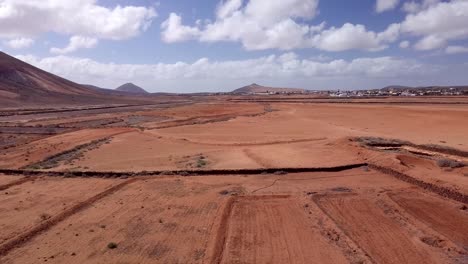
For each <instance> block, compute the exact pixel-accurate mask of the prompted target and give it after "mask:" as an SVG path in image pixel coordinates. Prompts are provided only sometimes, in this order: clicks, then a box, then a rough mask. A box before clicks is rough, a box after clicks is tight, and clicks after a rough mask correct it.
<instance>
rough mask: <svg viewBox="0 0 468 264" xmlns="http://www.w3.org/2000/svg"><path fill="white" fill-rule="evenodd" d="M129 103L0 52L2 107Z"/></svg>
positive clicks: (131, 99)
mask: <svg viewBox="0 0 468 264" xmlns="http://www.w3.org/2000/svg"><path fill="white" fill-rule="evenodd" d="M133 100H134V98H127V97H124V96H121V95H120V96H117V95H113V94H112V93H108V92H106V91H104V90H103V91H101V90H97V89H91V88H89V87H85V86H83V85H80V84H77V83H74V82H72V81H69V80H67V79H64V78H61V77H59V76H56V75H54V74H51V73H49V72H46V71H43V70H41V69H39V68H36V67H34V66H32V65H30V64H27V63H25V62H23V61H21V60H18V59H16V58H14V57H12V56H9V55H7V54H5V53H3V52H0V105H1V106H3V107H23V106H50V105H92V104H120V103H128V102H130V101H133Z"/></svg>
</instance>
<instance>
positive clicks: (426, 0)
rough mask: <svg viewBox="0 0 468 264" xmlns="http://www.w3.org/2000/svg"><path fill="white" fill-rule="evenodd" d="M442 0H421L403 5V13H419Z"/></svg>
mask: <svg viewBox="0 0 468 264" xmlns="http://www.w3.org/2000/svg"><path fill="white" fill-rule="evenodd" d="M440 1H441V0H419V1H409V2H405V3H404V4H403V7H402V9H403V11H405V12H407V13H417V12H420V11H422V10H425V9H427V8H429V7H431V6H434V5H436V4H438V3H439V2H440Z"/></svg>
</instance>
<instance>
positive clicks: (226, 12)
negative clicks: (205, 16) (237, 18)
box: [216, 0, 242, 19]
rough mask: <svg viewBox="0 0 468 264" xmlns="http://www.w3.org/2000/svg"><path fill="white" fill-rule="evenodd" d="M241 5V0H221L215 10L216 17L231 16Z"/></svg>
mask: <svg viewBox="0 0 468 264" xmlns="http://www.w3.org/2000/svg"><path fill="white" fill-rule="evenodd" d="M241 6H242V0H225V1H221V2H219V4H218V7H217V10H216V17H218V18H221V19H223V18H226V17H228V16H231V15H232V13H234V12H235V11H236V10H238V9H239V8H240V7H241Z"/></svg>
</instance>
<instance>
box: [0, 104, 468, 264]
mask: <svg viewBox="0 0 468 264" xmlns="http://www.w3.org/2000/svg"><path fill="white" fill-rule="evenodd" d="M232 98H235V97H232V96H214V97H201V96H200V97H197V96H190V97H187V96H182V97H179V96H174V98H172V99H171V100H172V101H171V100H170V101H168V102H167V103H161V104H156V105H146V106H128V107H127V106H125V107H122V108H105V107H104V108H98V109H82V110H80V109H71V111H68V110H66V109H65V110H63V109H62V110H61V109H49V110H38V109H33V110H31V113H29V110H27V109H22V110H18V111H17V114H18V115H11V114H12V113H13V114H16V113H15V112H11V110H2V111H0V113H1V114H4V116H2V117H0V122H1V126H2V127H8V128H10V127H11V126H14V131H13V132H11V131H10V132H9V133H13V137H8V138H7V139H8V140H10V139H11V141H13V143H15V142H14V141H15V138H16V139H18V140H17V142H16V143H17V144H16V145H15V144H13V145H8V147H3V148H2V149H1V150H0V169H3V170H2V173H3V174H0V204H1V205H0V263H8V264H12V263H39V262H47V263H311V262H320V263H457V264H461V263H466V259H467V258H468V248H467V243H468V240H467V237H468V236H467V235H466V234H468V230H467V225H466V223H467V222H468V219H467V217H468V214H467V212H468V210H467V206H468V204H467V203H466V201H468V180H467V179H468V177H466V176H467V175H468V167H464V168H463V167H458V165H457V166H453V168H452V167H450V166H449V167H440V166H439V165H438V164H440V163H438V161H439V160H442V159H447V160H450V162H451V163H450V162H449V164H457V163H454V162H455V161H458V162H460V164H461V163H462V162H463V161H465V160H466V158H467V157H466V156H467V155H465V152H466V151H467V150H468V137H467V136H466V131H468V124H467V123H466V122H465V119H466V116H467V115H468V108H467V107H466V104H458V103H463V102H459V101H460V100H462V101H463V100H465V101H466V98H456V97H454V98H442V99H440V100H443V102H446V103H450V102H455V103H457V104H439V103H440V102H442V101H437V100H435V99H434V98H427V99H425V98H417V100H420V102H426V103H427V104H420V103H418V104H410V102H409V101H408V100H409V99H401V100H400V101H398V100H399V99H398V98H397V99H395V98H390V99H382V100H380V101H379V100H377V99H364V100H361V101H359V100H357V99H350V100H348V101H346V102H347V103H343V101H341V102H342V103H340V104H333V103H330V102H331V100H329V101H328V103H326V104H324V103H320V104H312V103H310V102H304V103H291V100H290V99H281V98H279V99H281V100H283V101H279V102H250V103H249V102H233V101H229V99H232ZM238 98H246V97H238ZM259 98H260V99H268V100H270V99H274V98H277V99H278V97H257V99H259ZM290 98H292V99H298V97H290ZM247 99H248V98H247ZM309 99H310V98H309ZM309 99H307V100H308V101H310V100H309ZM182 100H186V101H184V102H182ZM187 100H188V101H187ZM314 100H315V99H314ZM316 100H322V101H323V100H326V99H316ZM366 100H368V101H369V100H370V101H374V102H377V101H378V102H380V103H379V104H375V103H374V104H369V103H366ZM424 100H426V101H424ZM270 101H271V100H270ZM285 101H289V103H286V102H285ZM431 102H433V104H431ZM390 103H392V104H390ZM396 103H398V104H396ZM55 110H57V111H55ZM69 110H70V109H69ZM58 124H60V126H63V127H66V128H67V129H70V128H71V130H68V131H66V132H64V131H63V130H59V128H60V127H57V125H58ZM19 125H22V126H25V128H21V127H20V126H19ZM36 126H37V129H36ZM39 128H40V129H39ZM47 129H51V131H52V130H53V129H55V130H54V131H52V132H53V133H52V134H51V135H49V134H40V135H39V136H40V137H41V139H38V140H33V139H32V140H31V139H30V140H24V139H25V138H26V136H25V135H27V133H31V131H33V132H34V131H36V130H37V131H39V130H41V131H43V130H47ZM62 129H63V128H62ZM37 131H36V132H37ZM28 135H29V134H28ZM356 137H374V138H377V137H382V138H386V139H389V138H395V139H398V140H407V141H411V142H412V143H414V144H437V145H439V147H440V148H442V149H443V148H445V150H449V152H450V149H448V147H452V148H456V149H458V150H457V151H455V152H454V153H455V154H453V153H452V154H447V153H445V154H444V153H443V151H442V152H437V151H435V152H434V151H432V152H430V151H429V152H427V151H426V152H418V151H420V150H419V149H418V148H417V147H413V149H411V148H407V147H406V148H405V147H393V148H389V149H384V148H379V147H372V146H370V145H364V143H363V142H362V141H359V140H357V139H356ZM20 139H23V140H20ZM99 139H109V140H108V141H106V142H105V143H103V144H99V145H97V146H96V147H92V148H89V149H88V148H87V149H85V150H83V151H81V150H80V146H82V145H83V144H88V143H90V142H93V141H95V140H99ZM6 143H8V144H10V142H6ZM413 146H414V145H413ZM69 151H72V152H79V153H78V154H80V155H78V156H73V155H64V154H63V153H69ZM464 151H465V152H464ZM60 153H62V154H63V155H60V156H59V157H60V162H55V161H53V162H52V163H53V165H54V166H52V167H51V168H50V167H49V169H48V170H47V171H41V170H40V166H39V169H38V168H37V167H34V166H32V165H35V166H38V165H37V163H38V162H44V160H49V161H50V159H48V158H50V157H51V156H53V155H56V154H60ZM353 164H354V166H351V167H346V168H345V167H343V166H344V165H353ZM24 167H27V168H31V169H33V170H34V171H28V170H21V171H19V172H12V171H8V170H5V169H15V168H24ZM267 168H270V170H266V169H267ZM301 168H302V169H304V168H307V171H309V172H297V171H294V170H297V169H301ZM311 168H316V169H317V170H316V171H314V172H310V170H311ZM213 169H243V170H242V171H230V172H229V173H230V174H229V175H228V174H227V173H226V172H225V171H224V172H219V171H213ZM246 169H259V170H250V171H247V170H246ZM145 170H146V171H149V172H148V173H146V172H143V171H145ZM160 170H187V171H192V170H198V171H196V172H187V171H184V172H178V173H174V172H171V173H169V172H167V171H166V172H164V173H162V174H157V173H156V172H158V171H160ZM85 172H86V173H85ZM119 172H127V173H126V174H122V173H119ZM137 172H140V173H139V174H136V173H137ZM196 173H198V174H202V173H204V174H207V175H205V176H200V175H196ZM52 175H55V176H54V177H52ZM98 177H103V178H98ZM2 186H3V187H2Z"/></svg>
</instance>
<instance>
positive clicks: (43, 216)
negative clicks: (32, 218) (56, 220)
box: [39, 213, 50, 221]
mask: <svg viewBox="0 0 468 264" xmlns="http://www.w3.org/2000/svg"><path fill="white" fill-rule="evenodd" d="M39 217H40V218H41V220H42V221H45V220H47V219H49V218H50V215H49V214H46V213H42V214H41V215H40V216H39Z"/></svg>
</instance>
